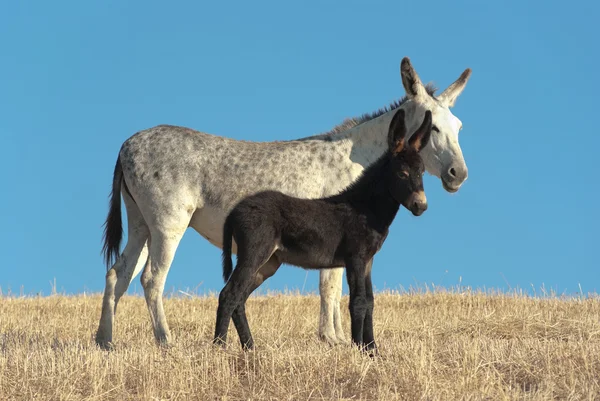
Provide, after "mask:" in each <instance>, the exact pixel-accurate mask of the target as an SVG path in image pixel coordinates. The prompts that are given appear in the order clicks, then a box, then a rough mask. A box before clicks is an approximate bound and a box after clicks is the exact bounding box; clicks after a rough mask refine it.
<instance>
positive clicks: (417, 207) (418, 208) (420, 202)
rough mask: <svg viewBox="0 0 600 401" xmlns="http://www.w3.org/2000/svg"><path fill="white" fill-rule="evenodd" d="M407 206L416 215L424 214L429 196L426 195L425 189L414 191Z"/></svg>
mask: <svg viewBox="0 0 600 401" xmlns="http://www.w3.org/2000/svg"><path fill="white" fill-rule="evenodd" d="M406 207H407V209H408V210H410V211H411V212H412V214H414V215H415V216H420V215H422V214H423V212H425V210H427V198H426V197H425V192H423V191H419V192H414V193H413V194H412V195H411V196H410V197H409V198H408V202H407V203H406Z"/></svg>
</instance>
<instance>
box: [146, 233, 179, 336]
mask: <svg viewBox="0 0 600 401" xmlns="http://www.w3.org/2000/svg"><path fill="white" fill-rule="evenodd" d="M186 227H187V224H186V225H184V226H180V228H178V229H170V230H158V229H153V230H151V232H150V241H149V242H150V243H149V248H150V258H149V259H148V263H146V267H145V268H144V272H143V273H142V279H141V281H142V287H143V288H144V296H145V298H146V304H147V305H148V310H149V311H150V319H151V321H152V328H153V330H154V338H155V339H156V341H157V342H158V343H159V344H160V345H168V344H169V343H170V342H171V333H170V331H169V325H168V323H167V318H166V317H165V311H164V307H163V299H162V298H163V292H164V289H165V281H166V280H167V274H168V273H169V268H170V267H171V262H173V258H174V257H175V251H176V250H177V246H178V245H179V241H181V238H182V237H183V234H184V233H185V229H186Z"/></svg>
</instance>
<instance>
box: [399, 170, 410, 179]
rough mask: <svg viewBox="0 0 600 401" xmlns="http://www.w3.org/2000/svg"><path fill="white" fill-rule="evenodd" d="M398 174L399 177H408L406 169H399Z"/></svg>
mask: <svg viewBox="0 0 600 401" xmlns="http://www.w3.org/2000/svg"><path fill="white" fill-rule="evenodd" d="M398 176H399V177H400V178H408V171H406V170H402V171H400V172H399V173H398Z"/></svg>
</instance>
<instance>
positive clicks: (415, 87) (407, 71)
mask: <svg viewBox="0 0 600 401" xmlns="http://www.w3.org/2000/svg"><path fill="white" fill-rule="evenodd" d="M400 75H401V76H402V86H404V90H405V91H406V96H408V98H409V99H425V98H428V97H429V94H428V93H427V90H426V89H425V86H423V83H422V82H421V79H420V78H419V75H417V72H416V71H415V69H414V68H413V66H412V64H411V63H410V59H409V58H408V57H404V58H403V59H402V63H400Z"/></svg>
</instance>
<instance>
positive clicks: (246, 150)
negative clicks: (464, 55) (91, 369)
mask: <svg viewBox="0 0 600 401" xmlns="http://www.w3.org/2000/svg"><path fill="white" fill-rule="evenodd" d="M400 72H401V77H402V84H403V86H404V89H405V90H406V96H405V97H403V98H401V99H400V100H399V101H396V102H394V103H392V104H391V105H390V106H389V107H386V108H382V109H380V110H378V111H376V112H375V113H371V114H366V115H364V116H362V117H358V118H353V119H349V120H345V121H344V122H343V123H342V124H340V125H339V126H337V127H335V128H333V130H331V131H329V132H328V133H324V134H321V135H316V136H312V137H307V138H303V139H300V140H294V141H284V142H262V143H257V142H245V141H236V140H233V139H229V138H224V137H219V136H213V135H209V134H205V133H201V132H198V131H194V130H191V129H188V128H183V127H174V126H168V125H160V126H157V127H154V128H150V129H147V130H144V131H141V132H138V133H137V134H135V135H133V136H132V137H130V138H129V139H127V140H126V141H125V142H124V143H123V145H122V146H121V150H120V152H119V157H118V158H117V162H116V165H115V169H114V175H113V183H112V195H111V199H110V210H109V213H108V217H107V219H106V223H105V228H104V247H103V251H104V257H105V261H106V264H107V266H110V265H111V263H112V261H113V260H116V261H115V263H114V264H113V265H112V267H111V268H110V269H109V270H108V272H107V274H106V286H105V289H104V297H103V301H102V314H101V317H100V322H99V326H98V331H97V332H96V343H97V344H98V345H100V346H101V347H110V344H111V342H112V341H113V325H114V319H115V311H116V308H117V304H118V302H119V300H120V299H121V297H122V295H123V294H124V293H125V291H126V290H127V288H128V287H129V284H130V282H131V281H132V280H133V278H134V277H135V276H136V275H138V274H139V273H140V272H141V271H142V269H143V273H142V276H141V282H142V287H143V289H144V295H145V298H146V302H147V305H148V309H149V311H150V318H151V321H152V327H153V331H154V336H155V338H156V340H157V341H158V342H159V344H167V343H169V342H170V341H171V334H170V331H169V327H168V324H167V319H166V317H165V313H164V309H163V303H162V295H163V291H164V285H165V281H166V278H167V274H168V271H169V268H170V266H171V262H172V260H173V257H174V255H175V251H176V249H177V246H178V244H179V241H180V240H181V238H182V237H183V234H184V233H185V230H186V229H187V227H193V228H194V229H195V230H196V231H197V232H198V233H200V234H201V235H202V236H203V237H204V238H206V239H207V240H208V241H210V242H211V243H212V244H214V245H216V246H217V247H221V246H222V244H221V240H222V238H223V233H222V229H223V223H224V222H225V217H226V216H227V214H228V213H229V211H231V209H232V208H233V206H234V205H235V204H236V203H238V202H239V201H240V200H241V199H243V198H244V197H246V196H248V195H251V194H253V193H256V192H259V191H262V190H270V189H277V190H280V191H282V192H283V193H285V194H287V195H292V196H297V197H300V198H320V197H325V196H330V195H334V194H337V193H339V192H340V191H342V190H343V189H344V188H345V187H347V186H348V185H349V184H351V183H352V182H354V180H355V179H356V178H357V177H358V176H359V175H360V174H361V172H362V171H363V169H364V168H365V167H367V166H369V165H370V164H372V163H373V162H374V161H375V160H377V158H378V157H379V156H381V155H382V154H383V153H384V152H385V151H386V150H387V141H386V137H387V131H388V126H389V122H390V120H391V118H392V113H391V111H392V110H396V109H399V108H400V109H402V110H405V112H406V125H407V127H408V129H409V132H412V131H414V129H415V128H416V127H417V126H418V125H419V123H420V122H421V121H422V119H423V116H424V114H425V111H426V110H431V112H432V119H433V122H432V124H433V131H434V134H433V135H432V139H431V141H430V142H431V143H430V145H429V146H427V147H426V148H425V149H423V152H422V157H423V160H424V163H425V168H426V170H427V171H428V172H429V173H430V174H433V175H435V176H437V177H440V178H441V181H442V185H443V187H444V188H445V189H446V190H447V191H448V192H456V191H458V189H459V188H460V186H461V184H462V183H463V182H464V181H465V179H466V178H467V166H466V164H465V161H464V159H463V155H462V151H461V148H460V146H459V143H458V131H459V130H460V128H461V126H462V123H461V122H460V120H459V119H458V118H456V117H455V116H454V115H453V114H452V112H451V111H450V107H452V106H453V105H454V102H455V100H456V98H457V97H458V96H459V95H460V93H461V92H462V91H463V89H464V87H465V85H466V83H467V81H468V79H469V77H470V74H471V70H470V69H467V70H465V71H464V72H463V73H462V75H461V76H460V77H459V78H458V79H457V80H456V81H455V82H454V83H453V84H451V85H450V86H449V87H448V88H447V89H446V90H445V91H444V92H442V93H441V94H440V95H439V96H435V95H434V92H435V89H434V88H433V87H431V86H428V87H426V86H424V85H423V84H422V83H421V80H420V79H419V76H418V75H417V73H416V71H415V70H414V68H413V67H412V65H411V62H410V60H409V59H408V58H404V59H403V60H402V63H401V65H400ZM121 196H122V197H123V200H124V203H125V208H126V211H127V218H128V240H127V244H126V246H125V249H124V250H123V252H122V254H121V255H120V256H119V249H120V244H121V240H122V236H123V229H122V222H121ZM117 256H118V257H117ZM342 275H343V269H341V268H338V269H326V270H321V271H320V285H319V288H320V293H321V318H320V323H319V336H320V338H322V339H323V340H325V341H327V342H329V343H332V344H335V343H340V342H345V339H344V334H343V329H342V325H341V320H340V310H339V306H340V297H341V291H342Z"/></svg>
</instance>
